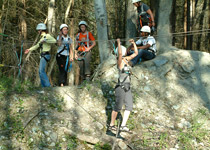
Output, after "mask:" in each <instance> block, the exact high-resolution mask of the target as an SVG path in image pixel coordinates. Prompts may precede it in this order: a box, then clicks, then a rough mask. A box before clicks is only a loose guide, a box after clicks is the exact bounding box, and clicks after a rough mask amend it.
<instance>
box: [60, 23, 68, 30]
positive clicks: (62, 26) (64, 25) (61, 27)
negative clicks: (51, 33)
mask: <svg viewBox="0 0 210 150" xmlns="http://www.w3.org/2000/svg"><path fill="white" fill-rule="evenodd" d="M65 27H66V28H69V27H68V26H67V24H62V25H61V26H60V30H62V29H63V28H65Z"/></svg>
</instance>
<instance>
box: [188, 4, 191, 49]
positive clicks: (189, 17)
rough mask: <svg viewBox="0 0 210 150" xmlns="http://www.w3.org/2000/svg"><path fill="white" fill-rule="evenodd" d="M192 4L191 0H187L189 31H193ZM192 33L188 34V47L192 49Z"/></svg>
mask: <svg viewBox="0 0 210 150" xmlns="http://www.w3.org/2000/svg"><path fill="white" fill-rule="evenodd" d="M190 10H191V5H190V0H187V32H189V31H191V11H190ZM191 37H192V36H191V35H188V36H187V49H188V50H190V49H192V46H191V45H192V42H191Z"/></svg>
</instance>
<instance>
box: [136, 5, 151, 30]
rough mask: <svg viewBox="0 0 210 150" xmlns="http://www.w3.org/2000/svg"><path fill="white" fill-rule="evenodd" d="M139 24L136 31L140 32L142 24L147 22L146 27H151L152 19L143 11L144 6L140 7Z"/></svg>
mask: <svg viewBox="0 0 210 150" xmlns="http://www.w3.org/2000/svg"><path fill="white" fill-rule="evenodd" d="M138 17H139V22H138V24H139V25H138V31H139V32H140V30H141V28H142V26H143V22H148V26H149V27H152V19H151V17H149V16H148V15H147V12H146V11H144V4H142V5H141V13H139V16H138Z"/></svg>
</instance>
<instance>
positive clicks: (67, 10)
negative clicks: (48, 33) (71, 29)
mask: <svg viewBox="0 0 210 150" xmlns="http://www.w3.org/2000/svg"><path fill="white" fill-rule="evenodd" d="M73 3H74V0H70V1H69V4H68V7H67V9H66V13H65V23H67V19H68V15H69V12H70V10H71V7H72V6H73Z"/></svg>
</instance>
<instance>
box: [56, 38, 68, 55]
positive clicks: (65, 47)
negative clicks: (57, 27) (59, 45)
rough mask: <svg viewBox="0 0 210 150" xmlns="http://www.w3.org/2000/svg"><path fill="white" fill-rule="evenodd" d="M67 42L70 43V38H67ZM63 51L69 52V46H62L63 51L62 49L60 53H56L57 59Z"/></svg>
mask: <svg viewBox="0 0 210 150" xmlns="http://www.w3.org/2000/svg"><path fill="white" fill-rule="evenodd" d="M61 40H62V41H63V37H62V38H61ZM68 41H70V37H68ZM64 50H67V51H68V50H69V44H65V45H64V46H63V49H62V50H61V51H60V52H58V53H57V55H58V57H60V55H61V53H62V52H63V51H64Z"/></svg>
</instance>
